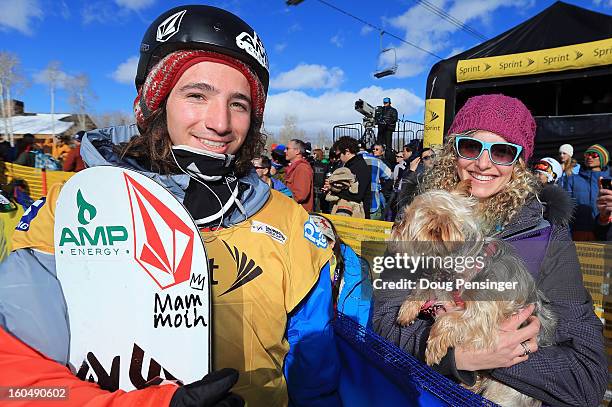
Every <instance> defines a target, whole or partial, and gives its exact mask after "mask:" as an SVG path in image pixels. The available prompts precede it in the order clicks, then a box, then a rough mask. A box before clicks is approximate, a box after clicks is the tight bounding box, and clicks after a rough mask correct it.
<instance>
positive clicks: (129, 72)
mask: <svg viewBox="0 0 612 407" xmlns="http://www.w3.org/2000/svg"><path fill="white" fill-rule="evenodd" d="M137 68H138V57H137V56H132V57H129V58H128V59H127V60H126V61H124V62H122V63H120V64H119V66H118V67H117V69H115V72H113V73H112V75H111V76H112V78H113V79H114V80H115V81H117V82H119V83H126V84H130V85H131V84H133V83H134V78H136V70H137Z"/></svg>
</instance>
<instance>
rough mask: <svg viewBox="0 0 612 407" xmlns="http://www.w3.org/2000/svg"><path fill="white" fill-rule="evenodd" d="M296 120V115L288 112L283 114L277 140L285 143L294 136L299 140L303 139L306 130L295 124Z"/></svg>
mask: <svg viewBox="0 0 612 407" xmlns="http://www.w3.org/2000/svg"><path fill="white" fill-rule="evenodd" d="M297 121H298V118H297V116H294V115H290V114H288V115H286V116H285V119H284V122H283V127H281V129H280V131H279V134H278V141H279V142H281V143H283V144H287V143H288V142H289V141H290V140H291V139H294V138H295V139H300V140H303V139H304V137H305V136H306V132H305V131H304V130H302V129H300V128H299V127H298V126H297Z"/></svg>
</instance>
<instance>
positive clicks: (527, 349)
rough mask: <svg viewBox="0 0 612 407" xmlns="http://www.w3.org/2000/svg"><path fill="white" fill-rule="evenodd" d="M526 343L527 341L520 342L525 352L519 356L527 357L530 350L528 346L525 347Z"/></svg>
mask: <svg viewBox="0 0 612 407" xmlns="http://www.w3.org/2000/svg"><path fill="white" fill-rule="evenodd" d="M528 342H529V341H524V342H521V346H522V347H523V350H524V351H525V352H523V354H522V355H521V356H527V355H529V354H530V353H531V349H529V346H528V345H527V343H528Z"/></svg>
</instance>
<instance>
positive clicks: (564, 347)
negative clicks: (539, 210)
mask: <svg viewBox="0 0 612 407" xmlns="http://www.w3.org/2000/svg"><path fill="white" fill-rule="evenodd" d="M567 236H568V230H567V228H565V227H559V228H556V230H555V232H554V234H553V236H552V241H551V243H550V245H549V248H548V252H547V255H546V257H545V258H544V261H543V263H542V268H541V271H540V276H539V278H538V288H539V289H540V290H542V291H543V293H544V294H545V296H546V297H547V298H548V300H549V301H550V305H551V307H552V310H553V311H554V313H555V315H556V317H557V328H556V338H555V345H552V346H548V347H542V348H540V349H539V350H538V351H537V352H535V353H534V354H533V355H531V356H530V357H529V359H528V360H527V361H525V362H522V363H519V364H516V365H514V366H512V367H509V368H500V369H494V370H493V371H492V375H493V377H495V378H496V379H498V380H500V381H502V382H504V383H506V384H508V385H510V386H512V387H514V388H516V389H517V390H519V391H520V392H522V393H525V394H528V395H530V396H532V397H535V398H537V399H539V400H542V401H543V402H544V404H549V405H554V406H597V405H598V404H599V402H600V401H601V400H602V398H603V395H604V392H605V389H606V385H607V382H608V371H607V370H608V369H607V360H606V352H605V348H604V339H603V326H602V323H601V321H600V320H599V319H598V318H597V316H596V315H595V313H594V312H593V303H592V301H591V297H590V295H589V293H588V292H587V291H586V289H585V288H584V285H583V282H582V274H581V272H580V264H579V263H578V257H577V255H576V248H575V246H574V243H573V242H571V241H569V240H568V238H567Z"/></svg>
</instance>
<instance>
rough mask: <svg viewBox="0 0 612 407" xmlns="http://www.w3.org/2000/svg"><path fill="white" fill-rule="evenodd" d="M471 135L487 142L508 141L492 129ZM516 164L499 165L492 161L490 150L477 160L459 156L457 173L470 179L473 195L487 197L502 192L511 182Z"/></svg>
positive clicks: (461, 177)
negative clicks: (491, 130) (492, 131)
mask: <svg viewBox="0 0 612 407" xmlns="http://www.w3.org/2000/svg"><path fill="white" fill-rule="evenodd" d="M470 137H473V138H475V139H478V140H481V141H487V142H506V140H505V139H504V138H503V137H501V136H499V135H497V134H495V133H491V132H490V131H484V130H479V131H476V132H474V133H472V134H470ZM514 165H516V162H515V163H514V164H512V165H506V166H505V165H497V164H494V163H493V162H492V161H491V157H490V156H489V152H488V151H483V152H482V154H481V155H480V157H479V158H478V159H477V160H466V159H465V158H461V157H457V174H458V175H459V179H460V180H462V181H464V180H470V181H471V183H472V189H471V191H472V196H474V197H476V198H478V199H481V200H482V199H487V198H490V197H492V196H493V195H495V194H497V193H498V192H500V191H501V190H502V189H504V187H505V186H506V185H507V184H508V183H509V182H510V179H511V178H512V171H513V169H514Z"/></svg>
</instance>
